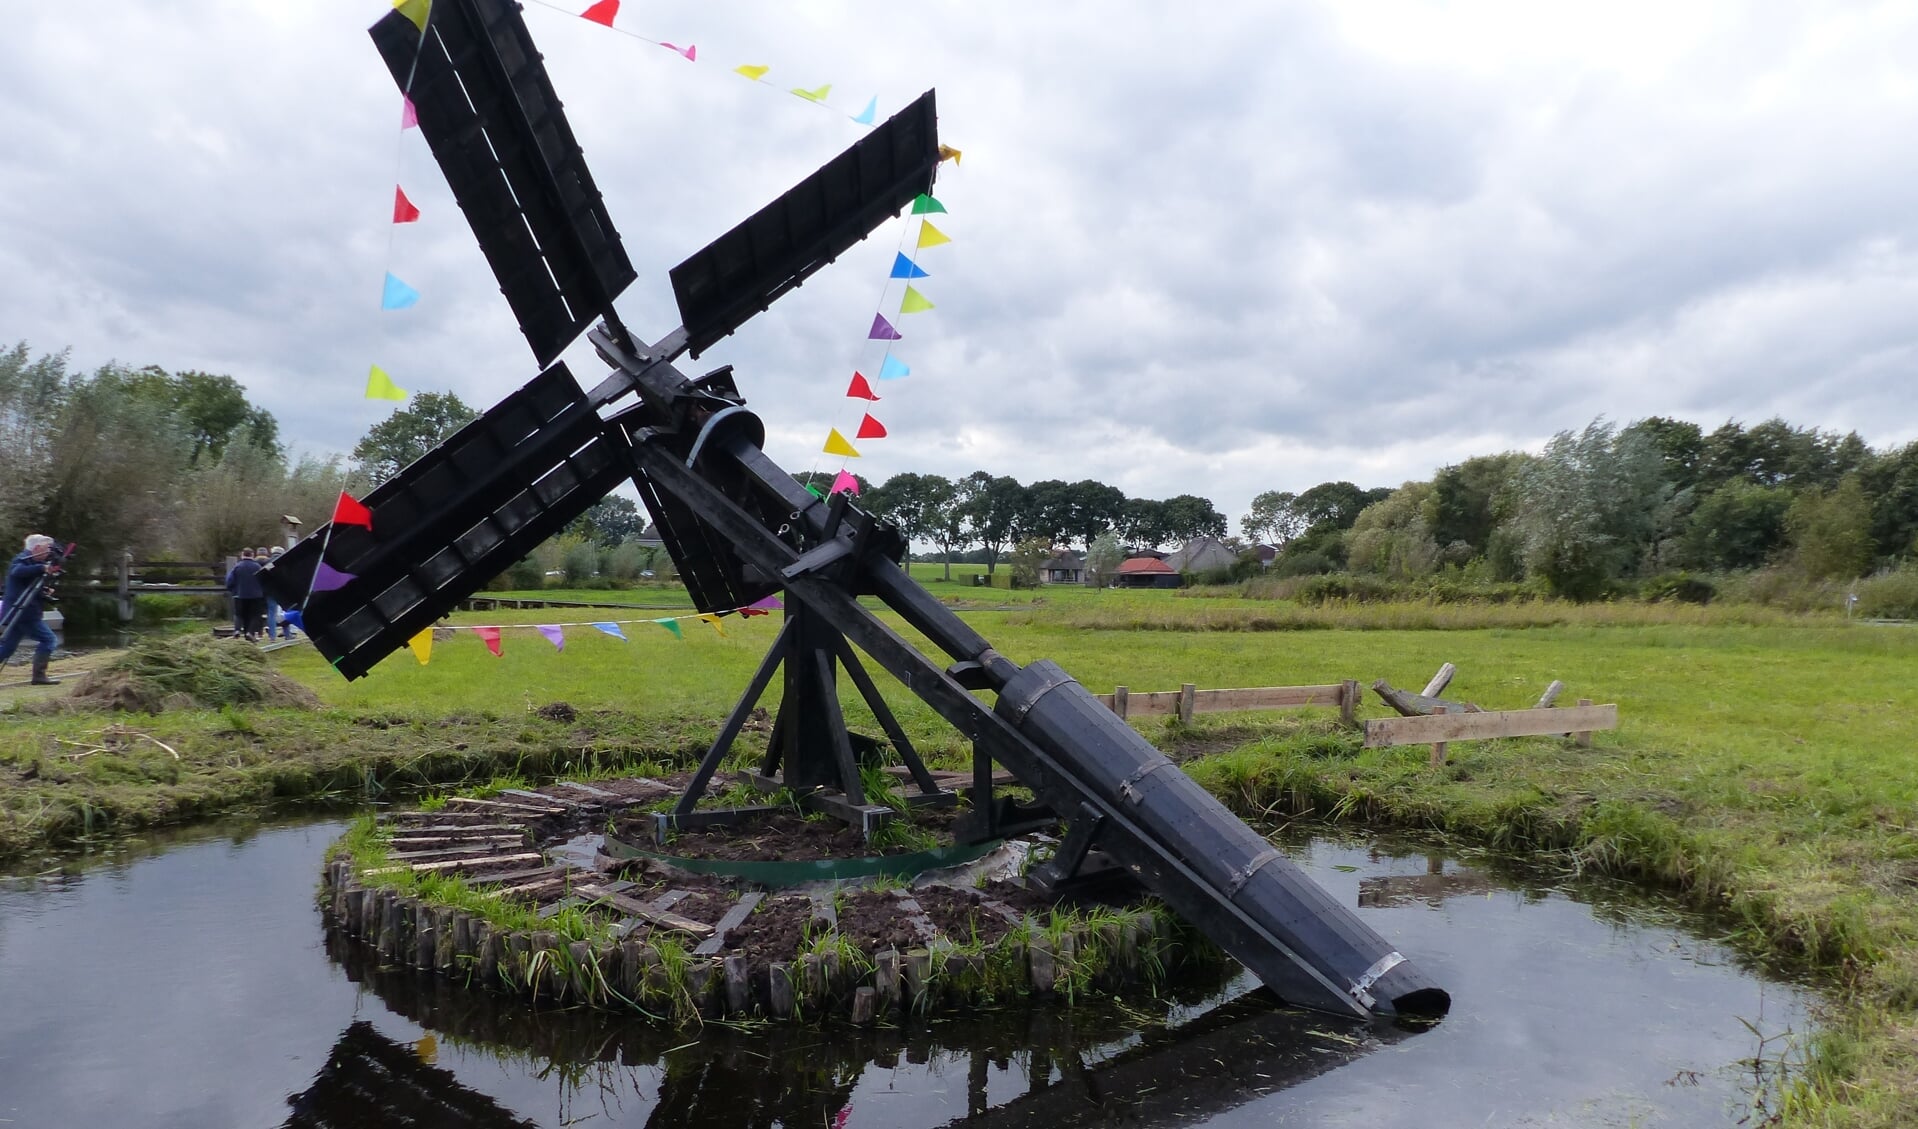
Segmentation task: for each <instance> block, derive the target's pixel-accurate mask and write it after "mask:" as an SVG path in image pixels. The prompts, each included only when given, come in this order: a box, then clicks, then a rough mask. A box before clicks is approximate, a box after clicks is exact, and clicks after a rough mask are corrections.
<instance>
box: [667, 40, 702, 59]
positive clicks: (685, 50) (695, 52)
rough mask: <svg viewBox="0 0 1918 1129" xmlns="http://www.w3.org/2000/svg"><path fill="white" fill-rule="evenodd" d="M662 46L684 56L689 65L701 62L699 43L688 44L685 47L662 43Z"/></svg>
mask: <svg viewBox="0 0 1918 1129" xmlns="http://www.w3.org/2000/svg"><path fill="white" fill-rule="evenodd" d="M660 46H661V47H664V48H665V49H666V50H668V51H672V52H675V53H677V54H679V55H682V56H684V57H685V59H686V61H687V62H689V63H697V62H698V61H699V44H697V43H688V44H687V45H686V46H684V47H681V46H679V45H678V44H677V43H661V44H660Z"/></svg>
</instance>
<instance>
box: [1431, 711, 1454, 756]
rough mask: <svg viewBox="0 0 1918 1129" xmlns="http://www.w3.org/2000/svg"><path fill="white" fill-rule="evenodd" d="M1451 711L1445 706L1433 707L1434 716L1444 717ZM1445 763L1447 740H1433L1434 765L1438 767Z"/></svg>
mask: <svg viewBox="0 0 1918 1129" xmlns="http://www.w3.org/2000/svg"><path fill="white" fill-rule="evenodd" d="M1449 712H1451V711H1449V710H1447V709H1446V708H1445V707H1444V706H1433V707H1432V716H1433V717H1444V716H1445V715H1446V714H1447V713H1449ZM1444 763H1445V742H1443V741H1434V742H1432V767H1433V768H1437V767H1439V766H1440V765H1442V764H1444Z"/></svg>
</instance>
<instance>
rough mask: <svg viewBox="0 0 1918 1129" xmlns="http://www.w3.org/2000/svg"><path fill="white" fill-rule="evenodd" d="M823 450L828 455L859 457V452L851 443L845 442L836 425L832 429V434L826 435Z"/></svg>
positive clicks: (849, 457)
mask: <svg viewBox="0 0 1918 1129" xmlns="http://www.w3.org/2000/svg"><path fill="white" fill-rule="evenodd" d="M824 450H825V452H826V453H827V454H828V455H840V456H843V457H845V458H848V459H856V458H858V457H859V452H858V451H856V450H854V449H853V445H852V444H851V443H848V442H846V437H845V436H843V435H841V434H839V429H838V428H836V427H835V428H833V429H832V434H830V435H828V436H826V446H825V448H824Z"/></svg>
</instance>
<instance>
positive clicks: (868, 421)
mask: <svg viewBox="0 0 1918 1129" xmlns="http://www.w3.org/2000/svg"><path fill="white" fill-rule="evenodd" d="M885 437H886V425H885V424H883V423H880V422H879V421H878V420H876V419H874V418H872V416H871V415H870V414H868V415H867V416H866V418H865V419H862V420H860V421H859V433H858V434H857V435H854V436H853V438H854V439H884V438H885ZM839 473H841V474H844V473H845V471H840V472H839ZM833 489H834V490H837V489H839V484H838V483H834V484H833ZM853 493H855V494H857V493H859V491H857V490H854V491H853Z"/></svg>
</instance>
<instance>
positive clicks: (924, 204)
mask: <svg viewBox="0 0 1918 1129" xmlns="http://www.w3.org/2000/svg"><path fill="white" fill-rule="evenodd" d="M945 210H946V206H945V205H944V204H941V203H940V202H939V201H937V200H935V199H933V198H932V197H930V196H928V195H926V194H925V193H924V192H921V193H920V194H919V195H917V196H914V197H913V198H912V214H913V215H915V216H923V215H925V214H926V213H927V212H943V211H945Z"/></svg>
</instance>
